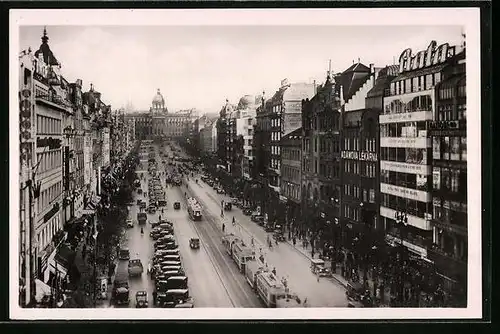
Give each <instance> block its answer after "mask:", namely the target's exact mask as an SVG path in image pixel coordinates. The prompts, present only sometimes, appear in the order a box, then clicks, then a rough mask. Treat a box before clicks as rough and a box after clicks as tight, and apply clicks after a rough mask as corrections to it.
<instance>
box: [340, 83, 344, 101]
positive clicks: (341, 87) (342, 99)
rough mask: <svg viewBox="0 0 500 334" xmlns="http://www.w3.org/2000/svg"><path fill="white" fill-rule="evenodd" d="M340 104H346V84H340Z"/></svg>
mask: <svg viewBox="0 0 500 334" xmlns="http://www.w3.org/2000/svg"><path fill="white" fill-rule="evenodd" d="M340 104H341V105H342V104H344V86H343V85H340Z"/></svg>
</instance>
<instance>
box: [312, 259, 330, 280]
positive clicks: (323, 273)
mask: <svg viewBox="0 0 500 334" xmlns="http://www.w3.org/2000/svg"><path fill="white" fill-rule="evenodd" d="M311 272H312V273H313V274H315V275H318V276H320V277H327V276H331V275H330V270H328V269H327V268H325V261H323V260H321V259H312V260H311Z"/></svg>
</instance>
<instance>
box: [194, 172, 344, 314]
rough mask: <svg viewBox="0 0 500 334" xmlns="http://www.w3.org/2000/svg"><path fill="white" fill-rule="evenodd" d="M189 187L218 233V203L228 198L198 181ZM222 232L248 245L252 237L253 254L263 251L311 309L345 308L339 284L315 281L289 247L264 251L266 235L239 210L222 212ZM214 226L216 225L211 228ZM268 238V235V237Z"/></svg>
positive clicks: (297, 253) (279, 273)
mask: <svg viewBox="0 0 500 334" xmlns="http://www.w3.org/2000/svg"><path fill="white" fill-rule="evenodd" d="M189 187H190V189H191V190H192V191H193V192H194V194H195V196H196V197H197V198H198V199H199V200H200V202H201V203H202V205H203V206H204V208H205V211H208V212H210V213H211V215H212V216H213V217H217V224H216V225H217V226H216V228H218V229H219V230H220V229H221V224H222V223H221V219H220V218H219V217H220V216H219V214H220V202H221V200H224V201H228V200H229V197H228V196H225V195H220V194H217V193H216V191H215V190H214V189H212V188H211V187H210V186H209V185H207V184H206V183H204V182H202V181H201V180H198V184H196V182H195V181H194V180H192V179H190V181H189ZM233 216H234V217H235V219H236V226H235V227H233V226H232V224H231V220H232V217H233ZM223 221H224V222H225V228H226V230H227V231H228V232H233V233H234V234H235V235H238V236H240V237H241V238H242V239H243V240H245V241H246V242H247V244H249V245H250V244H251V236H253V237H254V244H255V250H256V253H259V249H260V248H262V250H263V254H264V257H265V258H266V261H267V262H268V264H269V267H275V268H276V271H277V274H278V277H286V278H287V280H288V282H289V285H290V289H291V290H292V291H294V292H295V293H297V294H298V295H299V297H301V298H302V299H304V298H307V300H308V303H309V305H311V306H312V307H346V306H347V300H346V297H345V290H344V288H343V287H342V286H340V285H339V284H338V283H336V282H334V281H332V280H330V279H328V278H321V279H320V280H319V282H318V281H317V277H316V276H315V275H314V274H312V273H311V271H310V270H309V266H310V263H309V261H308V260H307V259H306V258H305V257H304V255H302V254H301V253H300V252H298V251H297V250H295V249H294V248H293V246H290V245H289V244H288V243H279V245H278V246H274V247H273V249H272V250H270V249H269V248H268V247H267V244H266V240H267V235H268V233H267V232H265V231H264V229H263V228H261V227H260V226H258V225H257V224H256V223H254V222H252V221H251V220H250V217H248V216H245V215H243V213H242V212H241V210H240V209H239V208H236V207H235V206H233V209H232V211H230V212H227V211H226V212H225V218H224V219H223ZM214 225H215V224H214ZM269 235H270V234H269Z"/></svg>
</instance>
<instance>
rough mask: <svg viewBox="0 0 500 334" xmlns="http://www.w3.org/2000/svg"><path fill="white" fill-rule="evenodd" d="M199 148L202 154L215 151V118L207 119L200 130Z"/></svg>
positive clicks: (210, 153) (209, 153)
mask: <svg viewBox="0 0 500 334" xmlns="http://www.w3.org/2000/svg"><path fill="white" fill-rule="evenodd" d="M200 148H201V153H202V155H205V156H206V155H212V154H214V153H216V152H217V119H209V120H207V122H206V123H205V126H204V127H203V129H201V130H200Z"/></svg>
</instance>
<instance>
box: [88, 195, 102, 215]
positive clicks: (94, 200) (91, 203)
mask: <svg viewBox="0 0 500 334" xmlns="http://www.w3.org/2000/svg"><path fill="white" fill-rule="evenodd" d="M100 201H101V197H100V196H92V198H91V199H90V201H89V202H88V203H87V206H86V207H85V210H95V209H96V208H97V205H98V204H99V202H100ZM85 210H84V214H92V213H93V212H90V213H86V212H85Z"/></svg>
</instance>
